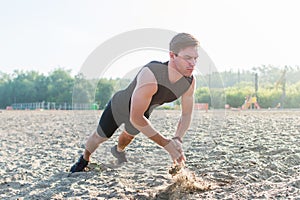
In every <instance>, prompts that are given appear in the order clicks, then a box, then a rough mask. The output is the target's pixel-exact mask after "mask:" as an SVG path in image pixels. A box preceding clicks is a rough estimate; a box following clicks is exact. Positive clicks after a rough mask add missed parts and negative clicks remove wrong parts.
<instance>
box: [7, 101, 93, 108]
mask: <svg viewBox="0 0 300 200" xmlns="http://www.w3.org/2000/svg"><path fill="white" fill-rule="evenodd" d="M6 109H7V110H41V109H43V110H98V105H97V104H95V103H73V104H70V103H56V102H34V103H14V104H12V105H11V106H7V107H6Z"/></svg>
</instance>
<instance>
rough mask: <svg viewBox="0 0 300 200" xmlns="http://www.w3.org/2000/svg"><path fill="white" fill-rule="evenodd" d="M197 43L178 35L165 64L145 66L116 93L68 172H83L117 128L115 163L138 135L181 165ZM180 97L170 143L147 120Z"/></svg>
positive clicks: (192, 95) (189, 36)
mask: <svg viewBox="0 0 300 200" xmlns="http://www.w3.org/2000/svg"><path fill="white" fill-rule="evenodd" d="M198 45H199V42H198V41H197V40H196V39H195V38H194V37H193V36H192V35H190V34H187V33H179V34H177V35H175V36H174V37H173V38H172V40H171V41H170V44H169V50H170V51H169V58H170V59H169V61H168V62H165V63H161V62H157V61H152V62H150V63H148V64H147V65H145V66H144V67H143V68H142V69H141V70H140V71H139V73H138V74H137V76H136V77H135V79H134V80H133V81H132V82H131V83H130V85H129V86H128V87H127V88H126V89H125V90H121V91H119V92H117V93H116V94H115V95H114V96H113V97H112V99H111V100H110V102H109V103H108V105H107V107H106V108H105V110H104V111H103V113H102V115H101V118H100V121H99V125H98V127H97V130H96V131H95V132H94V133H93V134H92V135H90V136H89V138H88V140H87V142H86V148H85V151H84V154H83V155H82V156H81V157H80V158H79V160H78V161H77V162H76V163H75V164H74V165H73V166H72V167H71V172H72V173H73V172H79V171H83V170H84V168H85V167H86V166H87V165H88V162H89V160H90V157H91V154H92V153H93V152H94V151H95V150H96V149H97V148H98V146H99V145H100V144H101V143H103V142H104V141H106V140H107V139H108V138H110V137H111V136H112V135H113V134H114V132H115V131H116V130H117V128H118V127H119V126H120V125H121V124H123V123H124V124H125V130H124V131H123V132H122V133H121V134H120V136H119V140H118V145H116V146H114V147H113V148H112V149H111V152H112V154H113V155H114V156H115V157H116V158H118V161H119V163H122V162H126V161H127V159H126V156H125V152H124V151H125V148H126V146H127V145H128V144H130V142H131V141H132V140H133V138H134V137H135V136H136V135H137V134H138V133H139V132H142V133H143V134H145V135H146V136H147V137H149V138H150V139H151V140H152V141H154V142H155V143H157V144H158V145H159V146H161V147H163V148H164V149H165V150H166V151H167V152H168V153H169V154H170V156H171V158H172V160H173V161H174V163H178V164H182V163H184V161H185V156H184V152H183V149H182V139H183V136H184V135H185V132H186V131H187V129H188V127H189V125H190V122H191V117H192V110H193V105H194V90H195V82H196V81H195V78H194V76H193V74H192V73H193V70H194V68H195V65H196V62H197V58H198V50H197V48H198ZM179 97H181V117H180V120H179V122H178V126H177V130H176V132H175V135H174V137H173V138H172V139H168V138H166V137H164V136H163V135H161V134H160V133H159V132H158V131H156V130H155V128H154V127H153V126H152V125H151V123H150V121H149V120H148V119H149V116H150V114H151V112H152V111H153V109H154V108H155V107H157V106H159V105H162V104H163V103H166V102H172V101H174V100H176V99H178V98H179Z"/></svg>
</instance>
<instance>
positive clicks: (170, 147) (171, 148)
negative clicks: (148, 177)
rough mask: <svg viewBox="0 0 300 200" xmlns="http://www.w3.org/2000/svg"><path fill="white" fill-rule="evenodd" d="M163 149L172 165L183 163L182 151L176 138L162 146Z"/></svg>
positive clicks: (180, 144)
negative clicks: (169, 157)
mask: <svg viewBox="0 0 300 200" xmlns="http://www.w3.org/2000/svg"><path fill="white" fill-rule="evenodd" d="M164 149H165V150H166V151H167V152H168V153H169V154H170V156H171V158H172V160H173V161H174V163H175V164H176V163H178V164H179V163H184V161H185V156H184V153H183V149H182V143H181V142H180V140H178V139H177V138H173V139H171V140H170V142H169V143H168V144H167V145H166V146H164Z"/></svg>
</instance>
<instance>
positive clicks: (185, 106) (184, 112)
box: [174, 77, 196, 142]
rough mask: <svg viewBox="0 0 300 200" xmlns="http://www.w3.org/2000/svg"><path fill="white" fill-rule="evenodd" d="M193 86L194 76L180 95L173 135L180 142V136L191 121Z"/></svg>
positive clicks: (181, 136) (194, 84) (194, 85)
mask: <svg viewBox="0 0 300 200" xmlns="http://www.w3.org/2000/svg"><path fill="white" fill-rule="evenodd" d="M195 87H196V80H195V77H194V78H193V82H192V84H191V86H190V88H189V89H188V90H187V91H186V92H185V93H184V94H183V95H182V97H181V116H180V119H179V122H178V126H177V130H176V132H175V136H174V137H175V138H178V139H179V141H180V142H182V138H183V137H184V135H185V133H186V131H187V130H188V128H189V126H190V124H191V121H192V114H193V108H194V91H195Z"/></svg>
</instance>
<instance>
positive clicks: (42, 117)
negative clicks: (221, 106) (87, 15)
mask: <svg viewBox="0 0 300 200" xmlns="http://www.w3.org/2000/svg"><path fill="white" fill-rule="evenodd" d="M100 114H101V111H2V112H1V113H0V119H1V120H0V136H1V142H0V148H1V150H0V158H1V159H0V199H300V133H299V130H300V111H285V110H277V111H273V110H271V111H269V110H260V111H226V112H225V111H211V110H210V111H209V112H208V113H205V112H204V111H195V112H194V119H193V122H192V124H191V127H190V129H189V130H188V132H187V134H186V136H185V138H184V142H183V146H184V150H185V155H186V158H187V160H186V167H185V168H184V169H183V170H182V171H181V172H182V173H179V174H178V175H177V176H175V177H172V175H171V174H169V169H170V167H172V162H171V159H170V157H169V155H168V154H167V153H166V152H165V151H164V150H163V149H162V148H160V147H158V146H157V145H156V144H154V143H153V142H152V141H150V140H149V139H147V138H146V137H145V136H144V135H143V134H139V135H138V136H137V137H136V138H135V140H134V141H133V142H132V143H131V144H130V145H129V146H128V148H127V157H128V162H127V163H125V164H122V165H117V164H116V160H115V159H114V157H113V156H112V155H111V153H110V148H111V147H112V146H113V145H115V144H116V143H117V138H118V135H119V134H120V130H118V131H117V132H116V134H115V135H114V136H113V137H112V138H111V139H110V140H108V141H107V142H106V143H104V144H103V145H101V146H100V147H99V148H98V149H97V151H96V152H95V153H94V154H93V156H92V160H91V164H90V165H89V171H87V172H80V173H74V174H72V175H70V173H69V169H70V167H71V166H72V165H73V164H74V163H75V162H76V161H77V159H78V158H79V156H80V155H81V153H82V152H83V148H84V144H85V140H86V138H87V137H88V135H89V134H90V133H91V132H92V131H93V130H94V129H95V128H96V125H97V123H98V118H99V116H100ZM179 115H180V111H164V110H156V111H154V113H153V115H152V116H151V122H152V123H153V126H154V127H156V128H157V130H158V131H160V133H161V134H163V135H166V136H168V137H172V135H173V134H174V131H175V129H176V125H177V121H178V119H179Z"/></svg>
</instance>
